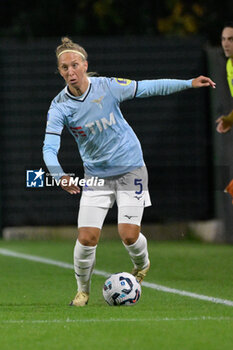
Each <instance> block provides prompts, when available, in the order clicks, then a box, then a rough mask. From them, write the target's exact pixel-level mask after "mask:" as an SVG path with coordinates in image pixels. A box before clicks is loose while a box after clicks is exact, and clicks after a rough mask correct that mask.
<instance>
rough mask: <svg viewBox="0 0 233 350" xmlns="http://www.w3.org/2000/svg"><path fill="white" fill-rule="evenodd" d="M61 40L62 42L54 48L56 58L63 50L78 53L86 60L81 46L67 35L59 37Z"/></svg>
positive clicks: (84, 51) (85, 53)
mask: <svg viewBox="0 0 233 350" xmlns="http://www.w3.org/2000/svg"><path fill="white" fill-rule="evenodd" d="M61 42H62V44H61V45H59V46H58V47H57V48H56V56H57V59H58V58H59V56H60V55H61V54H62V53H63V52H77V53H79V54H80V56H81V57H82V59H83V60H84V61H86V60H87V57H88V55H87V52H86V50H85V49H84V48H83V47H82V46H80V45H78V44H76V43H74V42H73V41H72V40H71V39H69V38H67V37H63V38H61Z"/></svg>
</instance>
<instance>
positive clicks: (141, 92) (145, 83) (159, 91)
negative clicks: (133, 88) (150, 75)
mask: <svg viewBox="0 0 233 350" xmlns="http://www.w3.org/2000/svg"><path fill="white" fill-rule="evenodd" d="M207 86H211V87H212V88H215V83H214V82H213V81H212V80H211V79H210V78H208V77H205V76H203V75H201V76H199V77H197V78H194V79H189V80H181V79H156V80H141V81H138V87H137V92H136V97H139V98H143V97H149V96H156V95H170V94H173V93H175V92H179V91H182V90H186V89H190V88H200V87H207Z"/></svg>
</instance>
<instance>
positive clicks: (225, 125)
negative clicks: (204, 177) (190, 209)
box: [216, 22, 233, 204]
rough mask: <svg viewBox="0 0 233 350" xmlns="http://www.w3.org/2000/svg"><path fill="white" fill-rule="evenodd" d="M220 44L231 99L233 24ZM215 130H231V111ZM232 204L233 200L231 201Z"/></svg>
mask: <svg viewBox="0 0 233 350" xmlns="http://www.w3.org/2000/svg"><path fill="white" fill-rule="evenodd" d="M221 43H222V48H223V51H224V54H225V56H226V58H227V62H226V73H227V82H228V86H229V90H230V94H231V98H233V22H230V23H227V24H226V25H225V26H224V28H223V30H222V36H221ZM216 123H217V128H216V130H217V131H218V132H219V133H220V134H224V133H227V132H228V131H230V130H231V128H232V125H233V110H231V111H230V112H229V113H228V114H227V115H226V116H224V115H223V116H221V117H220V118H218V119H217V120H216ZM225 192H229V193H230V194H231V196H232V197H233V180H231V181H230V183H229V184H228V186H227V187H226V189H225ZM232 204H233V200H232Z"/></svg>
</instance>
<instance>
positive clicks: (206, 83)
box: [192, 75, 216, 89]
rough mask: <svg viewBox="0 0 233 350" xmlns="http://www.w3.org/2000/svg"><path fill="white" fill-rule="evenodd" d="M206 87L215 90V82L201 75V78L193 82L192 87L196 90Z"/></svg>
mask: <svg viewBox="0 0 233 350" xmlns="http://www.w3.org/2000/svg"><path fill="white" fill-rule="evenodd" d="M205 86H211V87H212V88H213V89H215V88H216V84H215V82H213V80H211V79H210V78H208V77H204V76H203V75H200V76H199V77H197V78H195V79H193V80H192V87H194V88H200V87H205Z"/></svg>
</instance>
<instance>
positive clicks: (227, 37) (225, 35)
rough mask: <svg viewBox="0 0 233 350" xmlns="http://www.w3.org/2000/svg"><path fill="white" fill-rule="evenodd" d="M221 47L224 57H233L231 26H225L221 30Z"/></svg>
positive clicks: (232, 31)
mask: <svg viewBox="0 0 233 350" xmlns="http://www.w3.org/2000/svg"><path fill="white" fill-rule="evenodd" d="M222 48H223V51H224V53H225V56H226V57H230V58H233V28H231V27H226V28H224V29H223V31H222Z"/></svg>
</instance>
